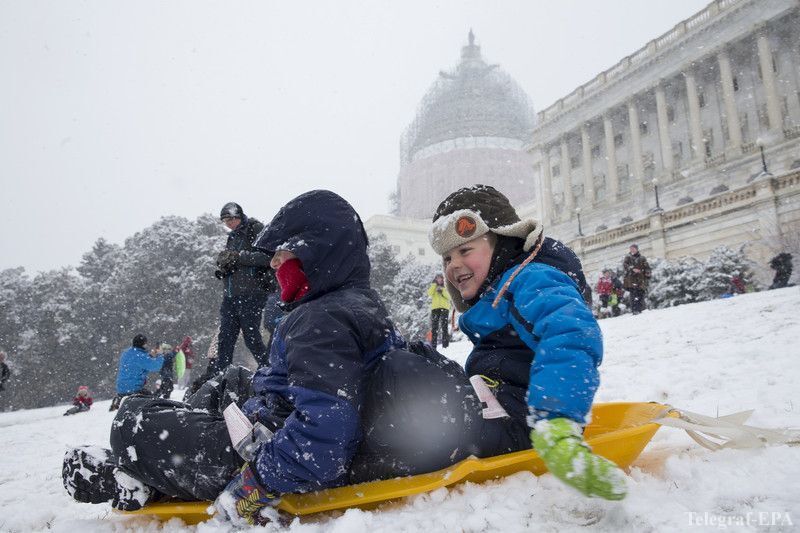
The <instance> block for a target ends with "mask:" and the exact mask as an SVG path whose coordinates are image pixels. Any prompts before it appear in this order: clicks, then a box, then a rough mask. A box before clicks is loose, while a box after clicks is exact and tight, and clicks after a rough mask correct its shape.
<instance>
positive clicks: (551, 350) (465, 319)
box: [459, 262, 603, 424]
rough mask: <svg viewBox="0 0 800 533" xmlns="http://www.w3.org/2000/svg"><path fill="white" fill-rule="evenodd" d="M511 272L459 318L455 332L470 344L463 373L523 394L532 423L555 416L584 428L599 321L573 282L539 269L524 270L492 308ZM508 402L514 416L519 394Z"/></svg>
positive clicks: (598, 353)
mask: <svg viewBox="0 0 800 533" xmlns="http://www.w3.org/2000/svg"><path fill="white" fill-rule="evenodd" d="M515 268H516V267H515V266H514V267H511V268H509V269H508V270H506V271H505V272H504V273H503V274H502V275H501V276H500V277H499V279H498V280H497V281H495V282H494V283H492V285H491V286H490V287H489V289H487V290H486V291H485V292H484V294H483V295H482V296H481V298H480V299H479V300H478V302H477V303H476V304H475V305H473V306H472V307H471V308H470V309H468V310H467V311H466V312H465V313H464V314H463V315H461V318H460V320H459V325H460V327H461V330H462V331H463V332H464V333H465V334H466V335H467V336H468V338H469V339H470V340H471V341H472V342H473V344H475V349H474V350H473V353H472V354H470V357H469V359H468V360H467V364H466V365H465V366H466V370H467V373H468V374H469V375H475V374H482V375H488V377H490V378H492V379H496V380H499V381H500V382H501V383H506V384H510V385H512V386H513V387H514V388H515V389H517V390H519V389H521V388H523V387H526V388H527V406H528V411H529V413H530V416H529V423H530V424H532V423H533V422H535V421H536V420H538V419H542V418H557V417H566V418H569V419H572V420H574V421H576V422H578V423H580V424H584V423H586V415H587V414H588V413H589V410H590V408H591V405H592V400H593V399H594V395H595V392H596V391H597V387H598V386H599V383H600V379H599V375H598V371H597V367H598V366H599V365H600V363H601V361H602V357H603V341H602V334H601V332H600V328H599V326H598V324H597V321H596V320H595V318H594V317H593V316H592V313H591V311H590V310H589V308H588V307H587V306H586V304H585V303H584V301H583V298H582V297H581V295H580V293H579V292H578V287H577V284H576V283H575V281H573V280H572V279H571V278H570V276H568V275H567V274H565V273H564V272H562V271H561V270H559V269H557V268H554V267H552V266H550V265H547V264H543V263H538V262H532V263H530V264H528V265H527V266H525V268H523V269H522V270H521V271H520V272H519V273H518V274H517V276H516V277H515V278H514V280H513V281H512V282H511V285H510V286H509V287H508V290H507V291H506V292H505V293H504V294H503V298H502V299H501V300H500V302H499V304H498V306H497V308H492V302H493V300H494V299H495V297H496V296H497V293H498V287H502V286H503V285H504V284H505V282H506V280H508V278H509V277H510V276H511V273H512V272H513V270H514V269H515ZM509 396H510V398H511V400H512V401H511V405H510V406H509V407H510V408H511V411H519V409H518V408H515V403H516V404H518V403H520V402H522V401H524V399H523V398H524V395H523V394H522V392H516V393H514V390H513V389H512V390H511V392H510V394H509ZM498 399H500V396H498ZM501 403H503V402H502V401H501ZM504 407H506V405H504ZM507 410H508V408H507ZM510 414H511V416H512V417H514V416H519V413H518V412H517V413H515V412H510Z"/></svg>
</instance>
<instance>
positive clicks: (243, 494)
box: [214, 463, 278, 526]
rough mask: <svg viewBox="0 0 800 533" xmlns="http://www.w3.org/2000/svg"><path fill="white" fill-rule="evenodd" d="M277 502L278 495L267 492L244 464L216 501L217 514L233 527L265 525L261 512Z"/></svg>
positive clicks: (251, 470)
mask: <svg viewBox="0 0 800 533" xmlns="http://www.w3.org/2000/svg"><path fill="white" fill-rule="evenodd" d="M277 502H278V495H277V494H273V493H271V492H269V491H268V490H267V489H265V488H264V487H263V486H262V485H261V482H260V481H259V479H258V477H257V476H256V473H255V471H254V469H253V467H251V466H250V464H248V463H245V464H244V466H243V467H242V469H241V470H240V471H239V473H238V474H237V475H236V477H235V478H233V480H232V481H231V482H230V483H228V486H227V487H225V490H223V491H222V492H221V493H220V495H219V496H217V499H216V500H215V501H214V507H215V508H216V509H217V512H218V513H219V514H220V515H221V516H222V517H223V518H225V519H226V520H229V521H231V522H232V523H233V524H234V525H239V526H243V525H245V524H247V525H251V526H252V525H256V524H258V525H261V526H263V525H265V524H266V523H267V522H269V520H267V519H266V518H264V517H263V516H261V510H262V509H263V508H265V507H268V506H271V505H274V504H275V503H277Z"/></svg>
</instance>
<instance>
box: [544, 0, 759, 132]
mask: <svg viewBox="0 0 800 533" xmlns="http://www.w3.org/2000/svg"><path fill="white" fill-rule="evenodd" d="M743 1H744V0H716V1H715V2H712V3H711V4H709V5H708V6H707V7H706V8H705V9H703V10H702V11H700V12H698V13H696V14H694V15H693V16H691V17H690V18H688V19H686V20H684V21H682V22H680V23H678V24H677V25H675V26H674V27H673V28H672V29H670V30H669V31H668V32H666V33H664V34H662V35H660V36H659V37H656V38H655V39H653V40H652V41H650V42H648V43H647V44H646V45H644V46H643V47H642V48H640V49H639V50H637V51H635V52H634V53H632V54H631V55H629V56H627V57H625V58H623V59H622V60H620V61H619V62H618V63H616V64H615V65H614V66H612V67H611V68H609V69H607V70H605V71H603V72H601V73H600V74H598V75H597V76H596V77H595V78H593V79H592V80H590V81H588V82H586V83H584V84H583V85H581V86H580V87H578V88H577V89H575V90H574V91H572V92H571V93H569V94H568V95H567V96H565V97H564V98H561V99H559V100H558V101H557V102H556V103H555V104H553V105H551V106H550V107H547V108H545V109H543V110H542V111H539V113H538V114H537V115H538V119H539V126H537V129H538V127H541V126H542V125H543V123H544V122H546V121H548V120H550V119H551V118H554V117H555V116H557V115H559V114H560V113H562V112H564V111H566V110H567V109H568V108H569V107H571V106H573V105H575V104H577V103H578V102H579V101H580V100H583V99H584V98H586V97H588V96H590V95H591V93H592V92H593V91H595V90H597V89H599V88H600V87H601V86H603V85H605V84H607V83H608V82H610V81H612V80H615V79H617V78H618V77H620V76H621V75H622V74H623V73H625V72H626V71H627V70H629V69H631V68H632V67H634V66H635V65H637V64H639V63H641V62H642V61H644V60H646V59H647V58H649V57H650V56H653V55H655V54H656V53H658V52H660V51H661V50H663V49H664V48H665V47H667V46H670V45H672V44H673V43H675V42H676V41H678V40H680V38H681V37H683V36H684V35H686V34H687V33H689V32H690V31H693V30H695V29H697V28H699V27H701V26H704V25H706V24H708V23H709V22H710V21H711V20H712V19H714V18H715V17H717V16H719V15H720V13H722V12H724V11H726V10H727V9H730V8H731V7H732V6H734V5H736V4H738V3H740V2H743Z"/></svg>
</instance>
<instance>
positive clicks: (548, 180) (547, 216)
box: [540, 145, 553, 226]
mask: <svg viewBox="0 0 800 533" xmlns="http://www.w3.org/2000/svg"><path fill="white" fill-rule="evenodd" d="M540 150H541V153H542V161H541V165H542V181H541V185H542V187H541V188H542V223H543V224H544V225H545V226H549V225H550V224H551V223H552V222H553V177H552V176H551V175H550V147H549V146H546V145H542V146H541V148H540Z"/></svg>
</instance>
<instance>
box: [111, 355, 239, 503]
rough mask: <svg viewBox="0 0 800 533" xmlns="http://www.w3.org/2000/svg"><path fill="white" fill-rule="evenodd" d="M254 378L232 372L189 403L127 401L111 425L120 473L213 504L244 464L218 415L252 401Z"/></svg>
mask: <svg viewBox="0 0 800 533" xmlns="http://www.w3.org/2000/svg"><path fill="white" fill-rule="evenodd" d="M251 379H252V372H251V371H250V370H248V369H246V368H244V367H232V368H229V369H228V371H227V372H226V373H225V376H224V377H223V378H222V379H220V380H210V381H208V382H206V383H205V384H204V385H203V386H202V387H201V388H200V389H199V390H198V391H197V392H196V393H195V394H194V395H192V396H191V397H190V398H189V399H188V402H186V403H184V402H177V401H174V400H165V399H161V398H152V397H147V396H131V397H129V398H128V399H127V400H126V401H125V403H124V404H123V405H122V407H121V408H120V410H119V412H118V413H117V416H116V417H115V419H114V422H113V423H112V425H111V450H112V454H113V456H114V458H115V459H116V461H117V463H118V464H119V466H120V468H122V469H123V470H124V471H126V472H128V473H129V474H130V475H132V476H133V477H135V478H136V479H138V480H140V481H142V482H143V483H145V484H146V485H148V486H150V487H153V488H154V489H156V491H158V492H159V493H160V494H162V495H164V496H169V497H173V498H179V499H181V500H189V501H191V500H214V499H215V498H216V497H217V496H218V495H219V493H220V492H222V490H223V489H224V488H225V486H226V485H227V484H228V482H229V481H230V480H231V479H233V477H234V475H235V474H236V472H237V470H238V469H239V468H241V466H242V464H244V460H243V459H242V458H241V457H240V456H239V454H238V453H237V452H236V451H235V450H234V449H233V446H232V445H231V441H230V437H229V435H228V429H227V426H226V425H225V419H224V418H223V417H222V410H223V409H225V407H227V406H228V405H229V404H231V403H232V402H234V401H235V402H236V403H237V404H238V405H241V404H242V403H244V401H245V400H246V399H247V398H248V397H250V396H251V389H250V381H251Z"/></svg>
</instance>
